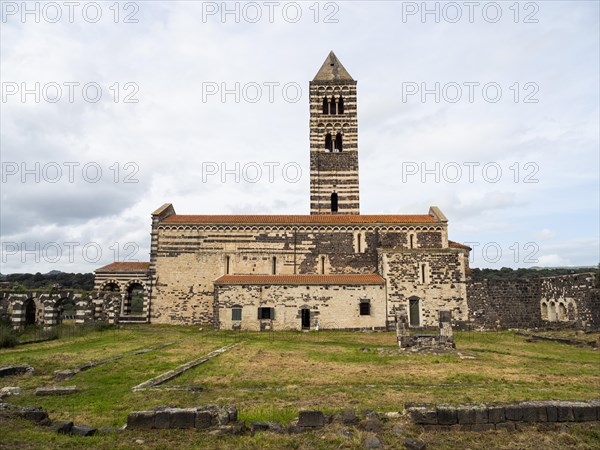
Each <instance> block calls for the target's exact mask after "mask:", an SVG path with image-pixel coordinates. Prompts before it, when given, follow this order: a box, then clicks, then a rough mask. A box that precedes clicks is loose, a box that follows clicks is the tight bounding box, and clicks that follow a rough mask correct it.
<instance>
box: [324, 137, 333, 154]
mask: <svg viewBox="0 0 600 450" xmlns="http://www.w3.org/2000/svg"><path fill="white" fill-rule="evenodd" d="M331 144H332V142H331V133H327V134H326V135H325V151H326V152H330V151H331V148H332V145H331Z"/></svg>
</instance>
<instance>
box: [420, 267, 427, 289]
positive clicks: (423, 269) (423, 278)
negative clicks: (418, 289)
mask: <svg viewBox="0 0 600 450" xmlns="http://www.w3.org/2000/svg"><path fill="white" fill-rule="evenodd" d="M426 275H427V267H426V265H425V264H421V283H422V284H425V283H426V281H427V280H426Z"/></svg>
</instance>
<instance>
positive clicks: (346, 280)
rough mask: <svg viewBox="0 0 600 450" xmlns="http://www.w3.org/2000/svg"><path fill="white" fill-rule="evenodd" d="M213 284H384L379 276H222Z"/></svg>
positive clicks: (374, 274)
mask: <svg viewBox="0 0 600 450" xmlns="http://www.w3.org/2000/svg"><path fill="white" fill-rule="evenodd" d="M214 282H215V284H299V285H305V284H316V285H318V284H385V280H384V279H383V278H382V277H381V275H379V274H376V273H372V274H337V275H223V276H221V277H219V278H217V279H216V280H215V281H214Z"/></svg>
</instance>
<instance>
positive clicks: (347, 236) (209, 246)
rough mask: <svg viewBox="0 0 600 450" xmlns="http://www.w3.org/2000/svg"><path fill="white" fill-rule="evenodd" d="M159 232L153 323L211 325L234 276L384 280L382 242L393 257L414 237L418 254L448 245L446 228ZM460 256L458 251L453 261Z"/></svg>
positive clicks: (159, 226) (175, 228) (178, 228)
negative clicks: (219, 296)
mask: <svg viewBox="0 0 600 450" xmlns="http://www.w3.org/2000/svg"><path fill="white" fill-rule="evenodd" d="M153 226H154V229H153V245H154V246H155V247H156V251H155V254H154V255H152V258H151V267H152V268H153V269H152V271H153V272H152V277H153V285H152V288H151V290H150V291H151V294H150V295H151V300H150V308H151V311H150V315H151V322H153V323H194V324H201V325H211V324H212V323H213V311H214V284H213V282H214V280H215V279H216V278H218V277H219V276H221V275H225V274H227V273H229V274H236V275H271V274H273V273H274V272H275V274H277V275H292V274H368V273H377V272H378V252H377V248H378V247H380V246H381V245H382V243H383V242H385V244H386V246H387V247H389V248H390V249H408V248H409V245H410V241H409V238H408V236H409V235H410V234H412V235H413V245H414V246H415V247H416V248H423V247H425V246H430V245H435V246H437V247H436V248H440V249H441V247H442V245H444V242H446V243H447V228H446V224H442V223H439V222H437V223H434V224H431V225H424V224H418V225H398V226H377V227H367V226H360V225H357V226H335V227H332V226H284V225H275V226H266V225H257V226H241V225H240V226H238V225H229V226H227V225H214V226H211V225H170V224H163V223H159V222H156V223H154V225H153ZM446 245H447V244H446ZM444 250H445V249H444ZM456 251H458V250H455V249H452V250H451V254H452V255H454V254H455V253H456ZM452 252H454V253H452ZM452 258H453V257H451V258H450V259H452ZM442 259H443V258H442ZM273 269H275V270H273ZM414 276H416V273H415V275H414ZM434 276H437V274H434ZM463 277H464V269H463ZM405 278H406V275H405ZM415 281H416V279H415V280H412V282H413V283H414V282H415ZM457 295H460V290H459V291H458V293H457ZM463 299H464V295H463ZM434 316H435V317H437V316H436V315H435V314H434Z"/></svg>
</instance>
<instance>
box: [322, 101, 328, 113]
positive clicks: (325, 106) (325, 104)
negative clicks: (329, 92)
mask: <svg viewBox="0 0 600 450" xmlns="http://www.w3.org/2000/svg"><path fill="white" fill-rule="evenodd" d="M323 114H329V102H328V101H327V97H323Z"/></svg>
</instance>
